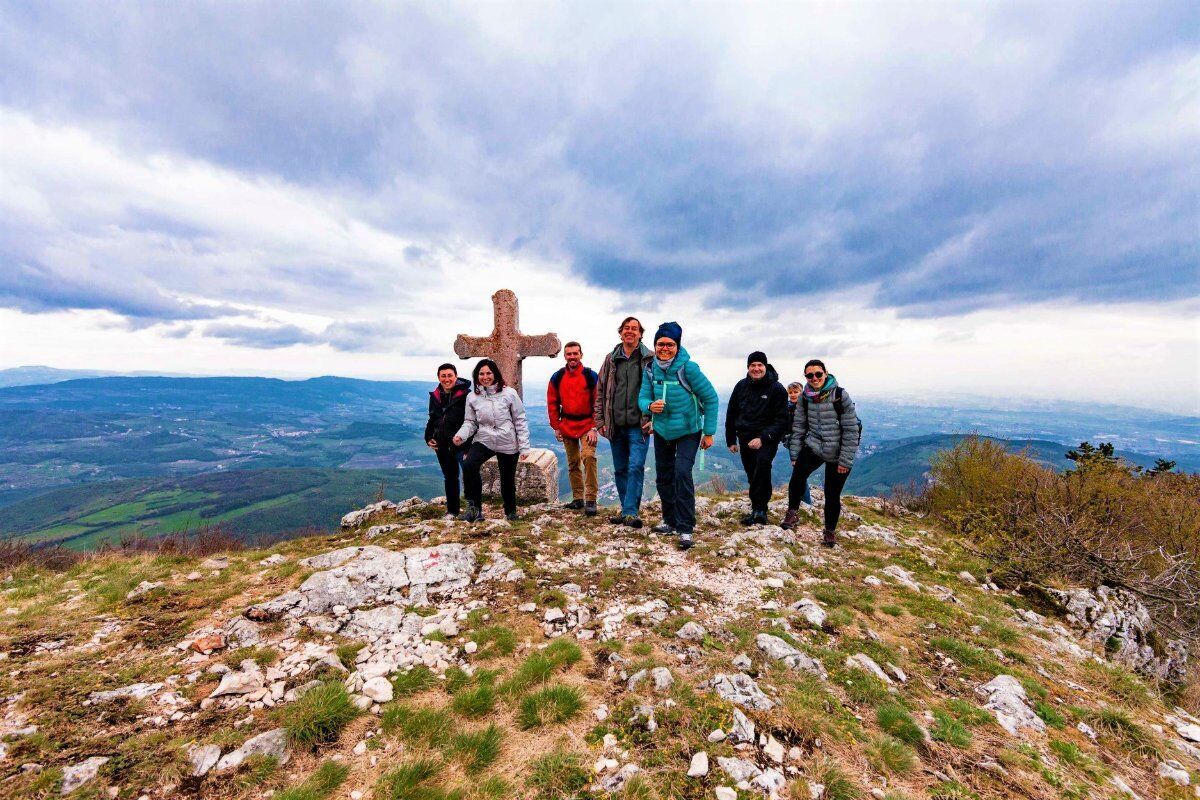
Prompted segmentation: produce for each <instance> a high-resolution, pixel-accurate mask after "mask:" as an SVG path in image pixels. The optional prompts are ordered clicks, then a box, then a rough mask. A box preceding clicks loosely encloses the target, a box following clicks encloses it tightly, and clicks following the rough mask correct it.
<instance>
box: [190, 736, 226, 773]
mask: <svg viewBox="0 0 1200 800" xmlns="http://www.w3.org/2000/svg"><path fill="white" fill-rule="evenodd" d="M187 757H188V761H189V762H191V765H192V777H194V778H202V777H204V776H205V775H207V774H208V771H209V770H210V769H212V768H213V767H215V766H216V765H217V761H218V760H220V758H221V748H220V747H218V746H217V745H215V744H206V745H193V746H192V747H190V748H188V751H187Z"/></svg>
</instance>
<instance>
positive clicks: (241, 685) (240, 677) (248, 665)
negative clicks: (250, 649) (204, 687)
mask: <svg viewBox="0 0 1200 800" xmlns="http://www.w3.org/2000/svg"><path fill="white" fill-rule="evenodd" d="M265 685H266V684H265V680H264V676H263V674H262V670H260V669H259V668H258V665H257V664H255V663H254V662H253V661H249V660H247V661H243V662H242V669H241V670H239V671H237V672H227V673H225V675H224V676H223V677H222V678H221V682H220V683H219V684H218V685H217V688H216V689H214V690H213V693H212V694H210V695H209V696H208V697H209V699H210V700H212V699H216V698H218V697H223V696H225V695H234V694H249V693H251V692H254V691H257V690H259V689H262V688H263V687H264V686H265Z"/></svg>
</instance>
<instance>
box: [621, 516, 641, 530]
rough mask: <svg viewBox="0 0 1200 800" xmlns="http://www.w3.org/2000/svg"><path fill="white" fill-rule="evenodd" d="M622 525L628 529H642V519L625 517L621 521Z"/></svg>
mask: <svg viewBox="0 0 1200 800" xmlns="http://www.w3.org/2000/svg"><path fill="white" fill-rule="evenodd" d="M621 524H622V525H624V526H625V527H626V528H640V527H642V518H641V517H623V518H622V519H621Z"/></svg>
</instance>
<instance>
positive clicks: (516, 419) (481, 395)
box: [457, 386, 529, 453]
mask: <svg viewBox="0 0 1200 800" xmlns="http://www.w3.org/2000/svg"><path fill="white" fill-rule="evenodd" d="M457 435H458V437H459V438H461V439H462V440H463V441H464V442H465V441H466V440H467V439H470V438H471V437H474V438H475V441H476V442H479V444H481V445H483V446H484V447H486V448H488V449H489V450H491V451H493V452H496V453H524V452H525V451H526V450H528V449H529V422H528V420H526V419H525V404H524V403H522V402H521V398H520V396H519V395H518V394H517V392H516V390H515V389H513V388H512V387H511V386H505V387H504V388H503V389H501V390H500V391H499V392H497V391H496V387H494V386H488V387H486V388H484V389H481V390H479V391H473V392H471V393H470V394H469V395H467V412H466V415H465V416H464V418H463V424H462V427H461V428H459V429H458V434H457Z"/></svg>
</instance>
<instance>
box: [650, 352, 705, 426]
mask: <svg viewBox="0 0 1200 800" xmlns="http://www.w3.org/2000/svg"><path fill="white" fill-rule="evenodd" d="M680 367H682V368H683V377H684V380H685V381H686V382H687V384H688V386H690V387H691V389H692V391H691V392H689V391H688V390H687V389H686V388H685V387H684V386H683V385H681V383H680V381H679V369H680ZM649 371H650V380H645V379H644V378H643V379H642V390H641V392H640V393H639V394H638V405H639V406H640V407H641V409H642V413H643V414H650V404H651V403H653V402H654V401H655V400H663V399H665V400H666V401H667V407H666V408H665V409H664V410H663V412H662V413H661V414H650V416H651V419H652V421H653V424H654V432H655V433H657V434H658V435H659V436H661V437H663V438H664V439H667V440H668V441H675V440H676V439H678V438H680V437H681V436H687V435H688V434H689V433H696V432H697V431H703V432H704V435H705V436H712V435H713V434H715V433H716V432H717V407H718V406H719V405H720V400H718V399H717V390H716V389H714V388H713V385H712V383H711V382H710V381H709V380H708V378H706V377H704V373H703V372H701V371H700V367H699V365H698V364H696V362H695V361H692V357H691V356H690V355H688V351H687V350H685V349H684V348H682V347H680V348H679V352H678V355H676V356H675V360H674V361H673V362H671V366H670V367H669V368H668V369H667V371H666V372H665V373H664V372H663V370H662V368H661V367H660V366H658V362H657V361H651V362H650V367H649Z"/></svg>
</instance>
